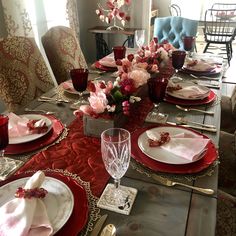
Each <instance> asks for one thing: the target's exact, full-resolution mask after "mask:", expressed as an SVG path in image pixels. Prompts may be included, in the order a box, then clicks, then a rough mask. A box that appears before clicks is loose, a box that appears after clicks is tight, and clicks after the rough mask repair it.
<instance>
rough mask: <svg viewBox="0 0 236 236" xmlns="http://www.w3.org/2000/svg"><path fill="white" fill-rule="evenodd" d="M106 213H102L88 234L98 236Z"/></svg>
mask: <svg viewBox="0 0 236 236" xmlns="http://www.w3.org/2000/svg"><path fill="white" fill-rule="evenodd" d="M107 216H108V215H107V214H106V215H102V217H101V218H100V219H99V220H98V221H97V222H96V224H95V226H94V228H93V231H92V232H91V234H90V236H98V234H99V232H100V231H101V229H102V226H103V224H104V223H105V221H106V219H107Z"/></svg>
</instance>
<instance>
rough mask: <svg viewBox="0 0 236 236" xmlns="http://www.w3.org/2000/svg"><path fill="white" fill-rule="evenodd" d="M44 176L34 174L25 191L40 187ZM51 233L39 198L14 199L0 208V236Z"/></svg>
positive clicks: (38, 235) (42, 174)
mask: <svg viewBox="0 0 236 236" xmlns="http://www.w3.org/2000/svg"><path fill="white" fill-rule="evenodd" d="M44 178H45V175H44V173H43V172H42V171H38V172H36V173H35V174H34V175H33V176H32V177H31V178H30V179H29V180H28V181H27V183H26V185H25V187H24V188H25V189H31V188H37V187H41V185H42V183H43V181H44ZM52 232H53V228H52V226H51V224H50V222H49V219H48V215H47V210H46V208H45V205H44V203H43V201H42V200H41V199H39V198H30V199H27V198H14V199H13V200H11V201H9V202H7V203H5V204H4V205H3V206H2V207H1V208H0V235H1V236H15V235H17V236H48V235H51V234H52Z"/></svg>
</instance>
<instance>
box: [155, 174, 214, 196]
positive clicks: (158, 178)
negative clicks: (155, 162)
mask: <svg viewBox="0 0 236 236" xmlns="http://www.w3.org/2000/svg"><path fill="white" fill-rule="evenodd" d="M151 177H152V178H153V179H154V180H156V181H158V182H160V183H161V184H163V185H166V186H168V187H173V186H175V185H180V186H184V187H186V188H191V189H193V190H196V191H198V192H201V193H205V194H208V195H212V194H214V190H213V189H209V188H200V187H195V186H191V185H188V184H183V183H180V182H175V181H172V180H169V179H166V178H164V177H161V176H159V175H156V174H151Z"/></svg>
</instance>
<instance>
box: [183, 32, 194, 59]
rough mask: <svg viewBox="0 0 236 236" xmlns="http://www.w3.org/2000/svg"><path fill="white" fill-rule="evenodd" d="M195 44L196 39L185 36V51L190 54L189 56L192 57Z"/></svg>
mask: <svg viewBox="0 0 236 236" xmlns="http://www.w3.org/2000/svg"><path fill="white" fill-rule="evenodd" d="M194 42H195V37H193V36H184V38H183V43H184V50H185V51H187V52H188V56H189V57H191V51H192V49H193V46H194Z"/></svg>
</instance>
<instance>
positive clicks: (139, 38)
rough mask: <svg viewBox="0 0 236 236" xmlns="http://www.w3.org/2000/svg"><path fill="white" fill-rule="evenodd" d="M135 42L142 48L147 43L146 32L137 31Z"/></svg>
mask: <svg viewBox="0 0 236 236" xmlns="http://www.w3.org/2000/svg"><path fill="white" fill-rule="evenodd" d="M135 42H136V44H137V46H138V47H139V48H141V47H142V46H143V44H144V42H145V30H135Z"/></svg>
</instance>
